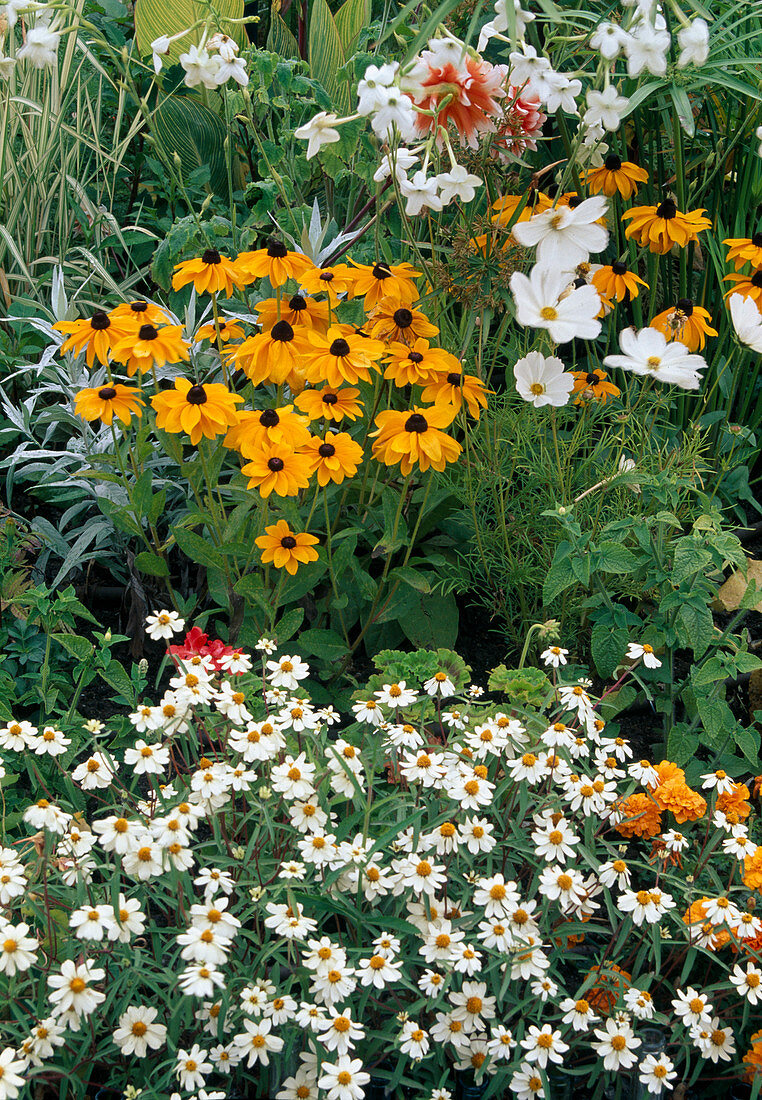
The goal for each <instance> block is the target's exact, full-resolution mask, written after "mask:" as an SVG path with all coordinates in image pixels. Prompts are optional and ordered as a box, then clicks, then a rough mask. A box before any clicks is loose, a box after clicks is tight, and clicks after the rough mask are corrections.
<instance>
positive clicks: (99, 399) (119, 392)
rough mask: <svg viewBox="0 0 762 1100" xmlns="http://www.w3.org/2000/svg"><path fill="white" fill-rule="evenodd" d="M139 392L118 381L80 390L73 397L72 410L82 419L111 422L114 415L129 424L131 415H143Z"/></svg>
mask: <svg viewBox="0 0 762 1100" xmlns="http://www.w3.org/2000/svg"><path fill="white" fill-rule="evenodd" d="M139 393H140V390H136V389H133V388H132V387H131V386H122V385H120V383H119V382H116V383H115V384H114V385H111V384H110V383H107V384H106V385H105V386H96V387H95V389H87V390H80V391H79V393H78V394H76V395H75V397H74V411H75V413H76V414H77V416H81V417H82V419H83V420H102V421H103V423H104V424H111V423H112V422H113V420H114V417H116V418H117V420H121V422H122V423H123V424H129V423H130V421H131V420H132V417H133V415H134V416H142V415H143V402H142V401H141V399H140V397H138V396H137V395H138V394H139Z"/></svg>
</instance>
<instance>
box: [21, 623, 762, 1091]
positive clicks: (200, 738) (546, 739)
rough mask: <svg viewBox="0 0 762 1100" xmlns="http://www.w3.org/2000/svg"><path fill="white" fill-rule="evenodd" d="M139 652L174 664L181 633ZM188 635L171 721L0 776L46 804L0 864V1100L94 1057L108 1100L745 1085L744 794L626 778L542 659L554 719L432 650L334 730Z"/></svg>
mask: <svg viewBox="0 0 762 1100" xmlns="http://www.w3.org/2000/svg"><path fill="white" fill-rule="evenodd" d="M147 626H148V629H149V631H150V632H152V634H153V635H154V636H155V637H163V638H164V639H165V640H166V641H168V642H169V641H170V639H171V636H172V634H173V633H174V632H177V631H179V630H182V629H183V627H184V624H183V623H182V620H180V619H179V618H178V617H177V616H176V615H175V614H174V613H172V612H163V611H158V612H154V613H153V614H152V615H151V617H150V621H149V622H148V624H147ZM194 637H195V642H193V643H191V644H190V645H189V644H188V641H189V639H186V646H185V647H184V648H179V647H176V646H172V647H171V648H170V650H169V652H170V653H171V656H172V660H173V665H174V673H173V674H172V675H171V676H170V679H169V684H168V690H167V693H166V694H165V696H164V698H163V700H162V701H161V702H160V703H159V704H158V705H156V706H154V705H152V704H151V703H150V701H148V700H146V701H144V702H143V703H141V705H139V706H138V708H137V710H136V711H135V712H134V713H132V714H130V715H129V727H130V728H131V730H132V733H131V734H130V735H127V737H126V738H125V737H124V736H122V737H116V738H111V739H110V740H109V741H106V740H104V736H103V731H101V732H100V734H99V746H100V747H99V748H98V749H97V750H96V751H93V752H91V754H90V755H89V756H85V757H84V758H83V757H82V755H81V754H80V752H79V751H78V750H77V747H76V746H75V747H74V748H73V749H72V746H71V742H70V740H69V739H67V738H64V737H63V734H62V733H60V732H59V731H57V730H53V729H52V728H47V729H45V730H44V731H43V732H42V733H40V732H39V731H38V730H37V729H36V728H35V727H33V726H31V725H30V724H29V723H28V722H20V721H12V722H9V723H7V724H6V726H5V727H3V728H2V729H0V748H1V749H2V751H3V752H4V754H5V764H6V767H8V768H14V760H15V758H16V757H17V756H18V755H19V754H28V753H32V754H33V758H34V760H36V761H37V762H38V763H37V764H35V774H36V775H37V776H38V778H39V782H40V784H41V786H42V787H43V789H47V787H46V782H45V779H44V776H43V774H42V773H44V774H45V775H47V776H51V775H52V774H53V772H55V773H56V775H57V782H58V784H59V787H60V788H61V789H62V790H63V791H64V792H65V793H64V794H63V795H62V796H61V797H60V798H59V799H58V800H53V799H52V798H48V797H42V798H38V799H37V800H36V801H34V802H33V803H32V804H31V805H29V806H28V807H27V809H26V810H25V812H24V814H23V821H24V823H25V824H26V826H27V827H28V828H30V829H32V830H35V831H36V832H35V835H34V836H32V837H31V838H30V839H29V840H27V841H25V840H23V839H20V840H19V841H18V842H17V843H15V844H14V845H13V846H9V847H6V848H3V849H2V851H0V867H1V870H2V875H1V876H0V905H1V906H2V907H3V929H2V933H3V934H2V937H1V945H0V972H2V973H3V974H4V975H5V977H6V978H7V979H8V980H13V982H14V983H15V984H14V1003H15V1006H16V1011H15V1013H14V1020H15V1023H14V1024H13V1025H10V1024H9V1025H7V1027H8V1028H9V1034H12V1036H13V1038H12V1039H11V1044H12V1045H11V1046H9V1047H7V1048H6V1049H5V1050H4V1051H3V1052H2V1054H0V1066H2V1068H3V1075H2V1077H0V1091H1V1092H2V1096H3V1097H4V1098H6V1097H7V1098H8V1100H13V1098H14V1097H16V1096H18V1095H19V1094H20V1090H21V1088H22V1087H23V1084H24V1082H25V1081H27V1080H30V1079H41V1080H45V1079H46V1077H47V1075H48V1074H49V1073H54V1074H55V1073H58V1072H59V1070H58V1069H57V1067H58V1066H59V1065H60V1064H61V1059H62V1058H63V1057H64V1054H65V1052H69V1053H70V1055H71V1057H72V1058H74V1059H77V1065H78V1066H79V1067H80V1070H82V1068H83V1067H87V1066H89V1065H92V1064H93V1062H94V1061H95V1060H96V1059H97V1057H98V1055H97V1052H99V1051H100V1052H102V1051H106V1050H107V1049H108V1048H109V1046H110V1047H111V1049H112V1050H113V1052H114V1055H115V1057H110V1058H109V1061H110V1062H111V1071H110V1079H111V1081H112V1082H113V1084H115V1085H117V1086H119V1087H121V1088H124V1085H125V1083H126V1082H127V1081H128V1080H129V1081H130V1082H134V1081H136V1080H139V1079H142V1078H140V1077H139V1075H140V1074H146V1075H150V1078H151V1080H152V1082H153V1084H154V1087H155V1088H157V1089H160V1090H161V1089H163V1090H164V1092H166V1093H169V1092H170V1091H171V1090H172V1089H173V1088H176V1089H179V1095H180V1096H184V1095H190V1094H192V1093H197V1092H198V1090H200V1089H204V1090H205V1089H207V1088H214V1087H217V1086H218V1085H223V1086H224V1082H225V1081H226V1080H227V1081H229V1080H230V1079H231V1075H233V1076H234V1077H235V1079H236V1080H238V1081H244V1080H252V1079H253V1080H256V1074H257V1072H258V1067H261V1066H265V1067H267V1066H269V1065H272V1067H273V1068H274V1071H275V1075H276V1080H277V1084H276V1086H275V1087H274V1095H275V1096H276V1097H277V1098H278V1100H296V1098H300V1100H323V1098H325V1100H362V1097H363V1096H364V1095H366V1090H367V1088H368V1085H369V1082H370V1081H371V1078H372V1077H374V1076H375V1077H379V1076H380V1078H381V1079H385V1080H388V1079H389V1078H390V1077H391V1076H395V1077H396V1080H401V1081H403V1082H404V1081H409V1082H415V1083H416V1085H417V1086H418V1088H419V1090H420V1091H421V1095H429V1096H430V1097H431V1098H432V1100H433V1098H435V1097H436V1098H437V1100H442V1098H447V1097H450V1096H451V1095H452V1088H453V1078H452V1076H451V1075H452V1074H453V1073H467V1074H475V1076H476V1080H477V1081H478V1080H482V1079H485V1078H486V1079H488V1078H491V1077H493V1076H495V1077H497V1079H498V1081H499V1082H502V1087H503V1088H506V1089H508V1090H509V1091H510V1092H512V1093H513V1094H515V1095H516V1096H517V1097H518V1098H519V1100H530V1098H533V1097H545V1096H550V1095H552V1092H551V1091H549V1080H552V1079H553V1075H554V1074H557V1073H558V1072H562V1071H563V1069H564V1067H567V1066H574V1068H575V1069H579V1068H580V1067H585V1070H586V1073H587V1074H588V1080H589V1082H590V1085H591V1088H592V1086H593V1084H594V1083H595V1082H596V1081H597V1080H599V1079H601V1078H602V1079H603V1080H605V1079H606V1078H607V1075H609V1074H630V1075H631V1076H634V1077H637V1079H638V1080H639V1081H640V1082H642V1083H643V1084H644V1085H645V1086H647V1088H648V1090H649V1092H650V1093H651V1094H653V1095H661V1094H663V1093H664V1092H665V1091H666V1090H669V1089H671V1088H672V1087H673V1085H674V1084H675V1083H676V1081H677V1080H678V1078H679V1077H680V1076H681V1075H685V1074H687V1073H688V1072H689V1070H690V1067H693V1066H695V1065H697V1064H698V1065H701V1064H705V1063H710V1064H719V1063H722V1064H728V1066H729V1067H730V1066H732V1065H736V1064H737V1063H740V1064H738V1069H737V1072H739V1073H741V1072H745V1073H747V1075H749V1076H750V1079H751V1077H752V1076H753V1075H754V1074H755V1073H756V1072H757V1067H758V1065H759V1063H760V1057H759V1034H758V1033H757V1032H754V1030H753V1028H751V1027H749V1026H748V1022H749V1021H750V1020H751V1019H752V1018H753V1016H754V1009H755V1006H757V1005H758V1004H759V1003H760V1001H761V1000H762V920H760V918H759V917H758V916H757V915H756V912H755V909H756V905H755V893H756V891H758V890H759V888H760V886H762V847H758V846H757V845H756V843H755V841H754V840H753V839H752V837H753V835H758V820H757V818H756V817H755V816H754V815H753V813H752V809H751V795H750V791H749V789H748V788H747V787H746V785H745V784H744V783H742V782H740V781H737V780H734V779H733V778H732V777H730V776H728V775H727V774H726V773H725V772H723V771H719V770H717V771H707V772H704V773H703V774H700V775H698V774H695V773H696V768H695V767H693V766H692V768H691V775H694V774H695V778H694V779H693V780H692V782H693V783H696V782H700V783H701V789H702V790H703V792H704V793H703V794H700V793H699V792H698V791H696V790H695V789H694V787H692V786H691V785H690V784H689V782H688V778H687V772H686V771H685V770H683V769H681V768H678V767H677V766H676V765H675V764H674V763H672V762H669V761H661V762H658V763H656V764H651V763H649V762H648V761H646V760H640V761H634V760H633V759H632V755H633V754H632V749H631V747H630V745H629V744H628V742H627V741H626V740H625V739H623V738H622V737H620V736H617V735H616V733H614V732H612V733H609V731H608V730H607V727H606V724H605V722H604V721H603V720H602V719H601V717H600V703H599V700H598V699H596V698H595V697H594V696H593V695H592V694H591V693H590V685H589V683H588V682H586V681H583V682H579V681H576V680H569V681H568V682H567V681H566V680H565V679H564V675H563V674H564V670H565V669H566V668H567V667H568V657H569V654H568V651H567V650H564V649H562V648H561V647H559V646H551V647H550V648H549V649H548V650H546V651H545V653H544V654H543V660H544V663H545V665H546V667H547V669H548V672H549V677H550V678H548V677H546V678H545V684H546V689H545V702H544V705H543V706H542V707H540V706H539V705H538V706H536V707H530V708H523V709H522V708H519V707H516V706H515V705H512V704H511V703H510V701H509V702H508V704H507V705H506V707H505V709H501V708H500V707H496V706H495V705H494V704H493V703H491V702H489V701H486V700H483V699H481V698H480V696H481V689H479V688H478V687H476V686H475V685H472V687H471V688H469V689H468V690H464V689H465V688H466V682H465V674H464V673H462V672H461V671H458V663H457V659H455V658H454V655H452V654H449V655H448V653H447V651H445V650H440V651H438V652H437V653H431V654H428V655H427V660H428V662H429V666H428V673H427V674H426V675H425V676H424V677H422V678H421V679H420V680H419V681H418V682H412V681H411V680H410V679H401V680H395V679H394V678H391V677H388V676H386V675H384V673H383V665H380V666H379V667H380V668H381V669H382V671H381V672H380V673H378V674H376V675H375V676H374V677H373V678H372V679H371V681H370V683H369V684H368V685H367V687H366V688H365V689H363V690H360V691H358V692H356V694H355V702H354V703H353V705H352V707H351V714H341V713H339V712H338V711H337V710H335V709H334V708H333V707H331V706H323V707H318V706H316V705H314V704H313V703H312V702H311V700H310V690H309V675H310V669H309V666H308V664H307V663H306V662H305V661H303V660H302V659H301V658H300V657H299V656H298V655H296V654H284V653H281V654H280V655H276V649H275V643H274V642H273V641H272V640H271V639H266V638H264V639H262V640H261V641H260V643H258V646H257V649H258V650H259V653H260V654H261V657H255V656H254V655H252V654H247V653H245V652H243V651H240V650H232V651H231V652H225V653H222V652H221V651H219V650H217V649H216V647H215V644H214V643H213V642H212V643H209V642H208V639H207V641H206V642H205V643H204V644H203V645H201V643H200V641H199V639H198V636H194ZM189 638H190V636H189ZM204 648H207V649H208V650H209V651H208V652H202V649H204ZM223 648H225V649H227V648H228V647H223ZM213 652H215V654H216V656H213V655H212V653H213ZM641 662H642V663H643V664H644V665H648V666H650V667H655V666H656V665H658V663H659V658H658V657H657V656H656V655H655V654H654V652H653V649H652V648H651V647H650V646H649V645H647V644H640V643H636V642H633V643H631V644H630V646H629V647H628V652H627V654H626V655H623V664H622V666H621V669H620V671H621V677H620V682H621V680H623V679H626V677H627V676H628V675H629V669H631V668H633V667H634V666H635V665H637V664H638V663H641ZM257 663H259V669H260V670H259V671H258V672H255V665H256V664H257ZM464 667H465V666H463V665H462V662H461V663H460V668H461V669H462V668H464ZM231 677H234V680H233V679H231ZM168 699H170V700H171V704H172V706H173V707H174V708H175V709H174V710H173V711H172V713H169V712H168V711H167V709H166V706H167V700H168ZM136 735H140V736H136ZM125 746H126V747H125ZM75 751H76V752H77V755H76V757H75V758H72V757H73V753H74V752H75ZM38 766H39V768H38ZM699 768H700V765H699ZM39 769H41V770H39ZM676 826H679V830H678V829H677V828H676ZM42 884H44V889H43V886H42ZM53 914H58V916H52V915H53ZM61 919H63V920H64V922H65V925H66V932H67V934H66V935H63V936H61V935H59V934H58V933H55V934H54V933H53V930H52V929H53V925H52V924H51V920H55V921H56V922H58V923H60V921H61ZM43 939H44V950H42V942H43ZM687 957H688V958H689V959H690V960H693V961H690V962H689V964H685V960H686V958H687ZM107 974H108V978H107ZM107 993H108V998H107ZM43 1004H46V1008H45V1010H44V1011H43V1012H42V1014H40V1011H39V1006H40V1005H43ZM162 1005H171V1006H172V1009H171V1012H170V1013H167V1012H166V1011H163V1010H162ZM747 1032H748V1033H749V1034H748V1035H747V1034H746V1033H747ZM654 1036H655V1039H654ZM744 1041H746V1042H747V1043H748V1044H749V1048H748V1052H747V1053H746V1054H745V1055H744V1056H743V1061H740V1054H739V1052H740V1051H741V1050H742V1049H743V1047H742V1044H743V1042H744ZM117 1055H118V1056H117ZM697 1060H698V1061H697ZM142 1064H145V1066H146V1067H147V1068H145V1069H144V1068H142ZM250 1074H254V1075H255V1076H254V1078H251V1077H250V1076H249V1075H250ZM145 1079H146V1080H147V1079H148V1076H146V1077H145ZM224 1087H227V1086H224ZM550 1088H552V1086H550ZM199 1095H200V1093H199Z"/></svg>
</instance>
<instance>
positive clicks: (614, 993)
mask: <svg viewBox="0 0 762 1100" xmlns="http://www.w3.org/2000/svg"><path fill="white" fill-rule="evenodd" d="M591 974H593V975H595V976H596V981H595V984H594V985H593V987H592V989H589V990H588V992H587V993H586V994H585V1000H586V1001H587V1003H588V1004H589V1005H590V1006H591V1008H594V1009H596V1010H597V1011H598V1012H600V1013H601V1014H602V1015H603V1016H610V1015H611V1013H612V1012H613V1010H614V1008H615V1007H616V1003H617V1000H618V998H619V995H620V994H622V993H625V992H626V990H627V989H629V987H630V983H631V982H632V974H630V973H628V971H626V970H622V968H621V966H617V964H616V963H609V964H607V966H606V969H605V971H604V972H603V973H601V968H600V967H599V966H597V965H596V966H591V967H590V969H589V971H588V972H587V976H588V977H589V976H590V975H591Z"/></svg>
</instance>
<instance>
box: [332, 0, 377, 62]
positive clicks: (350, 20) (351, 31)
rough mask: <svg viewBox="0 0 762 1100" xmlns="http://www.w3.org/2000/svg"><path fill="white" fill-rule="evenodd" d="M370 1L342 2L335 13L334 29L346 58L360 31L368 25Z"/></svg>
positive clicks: (351, 51)
mask: <svg viewBox="0 0 762 1100" xmlns="http://www.w3.org/2000/svg"><path fill="white" fill-rule="evenodd" d="M370 19H371V5H370V0H344V3H343V4H342V5H341V7H340V8H339V10H338V11H337V12H336V29H337V31H338V32H339V38H340V40H341V46H342V49H343V50H344V54H345V56H346V57H349V56H350V55H351V54H352V53H353V52H354V46H355V43H356V42H357V39H358V38H359V37H360V31H361V30H362V29H363V27H365V26H367V24H368V23H370Z"/></svg>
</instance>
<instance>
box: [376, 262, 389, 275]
mask: <svg viewBox="0 0 762 1100" xmlns="http://www.w3.org/2000/svg"><path fill="white" fill-rule="evenodd" d="M391 273H392V271H391V268H390V267H389V265H388V264H385V263H383V262H381V263H378V264H375V265H374V267H373V278H374V279H388V278H390V276H391Z"/></svg>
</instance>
